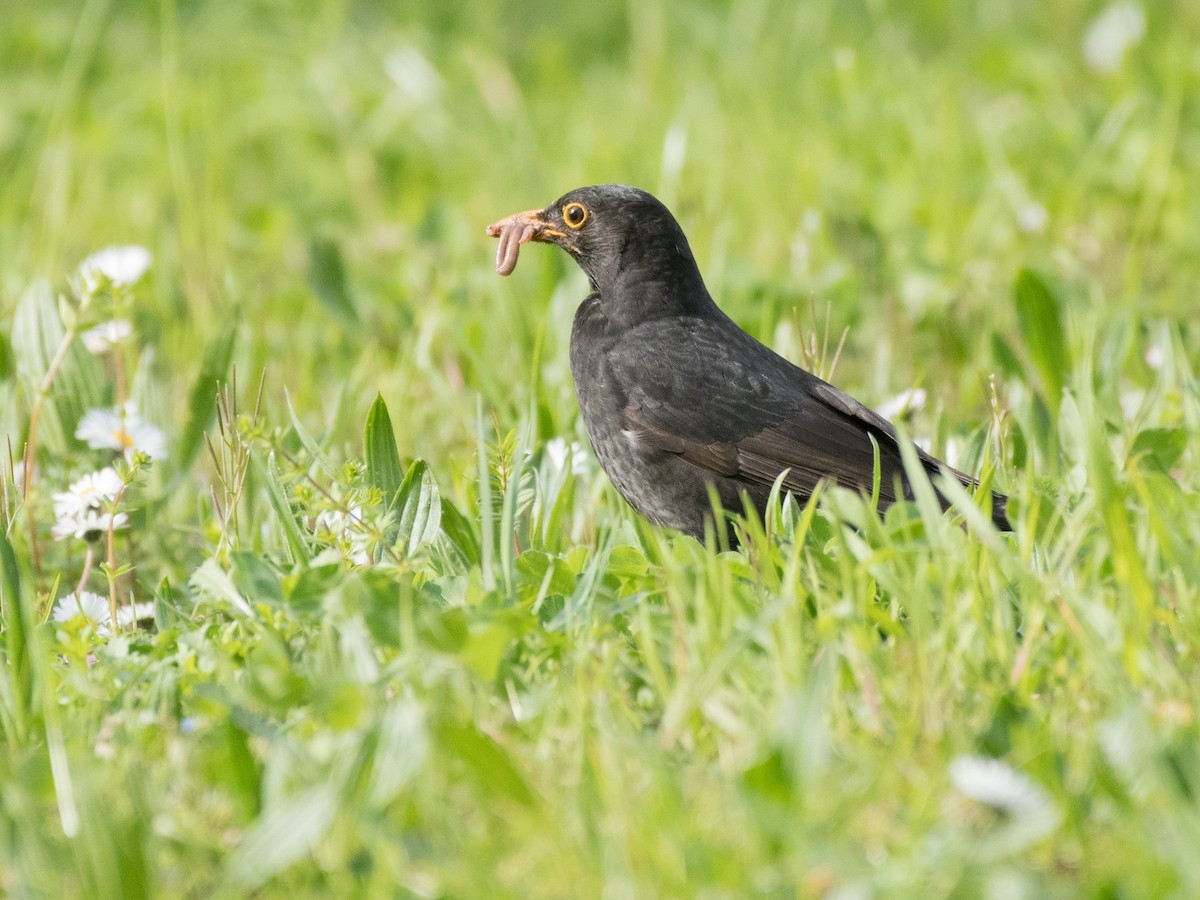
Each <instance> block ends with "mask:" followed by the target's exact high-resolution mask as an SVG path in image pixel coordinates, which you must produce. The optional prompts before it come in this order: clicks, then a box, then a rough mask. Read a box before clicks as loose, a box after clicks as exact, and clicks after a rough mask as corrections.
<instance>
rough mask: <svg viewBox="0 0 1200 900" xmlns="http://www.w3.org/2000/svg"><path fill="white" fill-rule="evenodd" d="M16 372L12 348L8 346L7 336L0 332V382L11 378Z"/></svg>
mask: <svg viewBox="0 0 1200 900" xmlns="http://www.w3.org/2000/svg"><path fill="white" fill-rule="evenodd" d="M16 371H17V369H16V361H15V360H14V359H13V352H12V347H10V346H9V344H8V335H6V334H4V333H3V332H0V381H5V380H7V379H9V378H11V377H12V376H13V375H14V374H16Z"/></svg>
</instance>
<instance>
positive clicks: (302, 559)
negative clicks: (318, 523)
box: [255, 453, 312, 563]
mask: <svg viewBox="0 0 1200 900" xmlns="http://www.w3.org/2000/svg"><path fill="white" fill-rule="evenodd" d="M255 464H256V466H257V467H258V468H259V470H260V471H261V472H262V474H263V476H264V480H265V481H266V484H267V498H268V499H269V500H270V501H271V507H272V508H273V509H274V510H275V515H277V516H278V517H279V524H280V525H282V526H283V536H284V539H285V540H286V541H287V546H288V554H289V556H290V557H291V560H292V562H293V563H307V562H308V561H309V560H310V559H312V553H311V552H310V551H309V548H308V541H307V539H306V538H307V533H306V532H305V530H304V527H303V526H302V525H301V524H300V520H299V518H297V516H296V512H295V510H293V509H292V501H291V499H290V498H289V497H288V492H287V487H286V486H285V485H284V483H283V479H282V478H281V477H280V475H279V467H278V466H276V464H275V454H274V453H272V454H271V455H270V456H268V457H267V462H266V465H263V464H261V463H259V462H258V458H257V457H255Z"/></svg>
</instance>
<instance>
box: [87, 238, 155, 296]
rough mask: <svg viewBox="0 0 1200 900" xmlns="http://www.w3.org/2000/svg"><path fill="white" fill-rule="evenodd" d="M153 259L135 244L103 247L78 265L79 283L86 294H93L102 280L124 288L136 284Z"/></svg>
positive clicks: (147, 252) (143, 248) (148, 252)
mask: <svg viewBox="0 0 1200 900" xmlns="http://www.w3.org/2000/svg"><path fill="white" fill-rule="evenodd" d="M151 262H154V257H151V256H150V251H149V250H146V248H145V247H139V246H138V245H136V244H131V245H127V246H124V247H104V248H103V250H101V251H97V252H96V253H92V254H91V256H90V257H88V258H86V259H84V260H83V262H82V263H79V281H80V282H82V283H83V287H84V289H85V290H86V292H89V293H91V292H95V290H96V288H98V287H100V283H101V281H102V280H104V278H107V280H108V281H109V282H112V283H113V284H114V286H118V287H125V286H128V284H134V283H137V282H138V281H139V280H140V278H142V276H143V275H145V274H146V270H148V269H149V268H150V263H151Z"/></svg>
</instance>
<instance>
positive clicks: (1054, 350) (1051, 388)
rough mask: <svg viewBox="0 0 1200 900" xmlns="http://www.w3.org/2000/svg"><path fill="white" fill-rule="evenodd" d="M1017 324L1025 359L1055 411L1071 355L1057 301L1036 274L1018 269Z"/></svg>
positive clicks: (1068, 371) (1068, 369)
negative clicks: (1038, 377)
mask: <svg viewBox="0 0 1200 900" xmlns="http://www.w3.org/2000/svg"><path fill="white" fill-rule="evenodd" d="M1016 301H1017V323H1018V325H1019V326H1020V329H1021V337H1022V339H1023V340H1024V341H1025V346H1026V347H1027V348H1028V350H1029V356H1030V358H1031V360H1032V361H1033V365H1034V367H1035V368H1036V369H1037V372H1038V375H1039V376H1040V377H1041V380H1042V385H1043V387H1044V389H1045V395H1046V401H1047V402H1048V403H1049V405H1050V408H1051V410H1053V411H1055V412H1057V410H1058V404H1059V400H1060V399H1061V397H1062V391H1063V387H1064V385H1065V384H1066V380H1067V375H1068V374H1069V373H1070V371H1071V356H1070V352H1069V351H1068V349H1067V342H1066V337H1065V335H1064V333H1063V325H1062V315H1061V312H1060V310H1059V303H1058V299H1057V298H1056V297H1055V296H1054V294H1053V293H1052V292H1051V291H1050V288H1049V287H1048V286H1047V285H1046V283H1045V282H1044V281H1043V280H1042V279H1041V277H1039V276H1038V275H1037V274H1035V273H1034V272H1032V271H1031V270H1029V269H1022V270H1021V272H1020V274H1019V275H1017V284H1016Z"/></svg>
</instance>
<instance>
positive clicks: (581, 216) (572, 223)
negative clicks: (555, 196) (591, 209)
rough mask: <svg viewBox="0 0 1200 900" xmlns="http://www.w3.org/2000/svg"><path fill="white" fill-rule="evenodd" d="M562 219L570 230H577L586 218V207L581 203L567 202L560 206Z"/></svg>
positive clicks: (585, 221) (585, 222)
mask: <svg viewBox="0 0 1200 900" xmlns="http://www.w3.org/2000/svg"><path fill="white" fill-rule="evenodd" d="M562 217H563V221H564V222H566V223H567V227H568V228H570V229H571V230H572V231H578V230H579V229H580V228H582V227H583V226H584V225H585V224H587V220H588V210H587V207H586V206H584V205H583V204H582V203H568V204H567V205H566V206H564V207H563V208H562Z"/></svg>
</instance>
